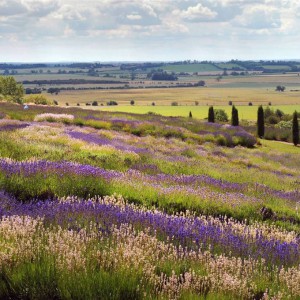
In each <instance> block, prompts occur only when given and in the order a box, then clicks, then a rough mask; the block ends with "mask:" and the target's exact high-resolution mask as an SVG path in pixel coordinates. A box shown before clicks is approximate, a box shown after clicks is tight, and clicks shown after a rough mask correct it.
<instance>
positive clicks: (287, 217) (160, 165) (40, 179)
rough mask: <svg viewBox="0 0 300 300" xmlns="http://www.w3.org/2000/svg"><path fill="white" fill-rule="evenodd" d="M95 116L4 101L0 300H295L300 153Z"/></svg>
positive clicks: (223, 132)
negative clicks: (27, 107)
mask: <svg viewBox="0 0 300 300" xmlns="http://www.w3.org/2000/svg"><path fill="white" fill-rule="evenodd" d="M176 91H177V90H176ZM201 91H202V90H201ZM97 92H98V91H97ZM105 92H106V91H105ZM128 92H134V90H130V91H128ZM139 92H140V93H142V92H144V91H137V90H136V93H139ZM159 92H160V91H157V95H158V93H159ZM171 92H173V91H171ZM171 92H170V93H171ZM197 92H198V90H197ZM106 93H107V92H106ZM164 93H166V95H167V93H168V91H167V90H162V94H161V95H164ZM117 95H120V96H119V97H120V98H118V99H117V98H114V99H116V100H118V101H122V100H121V98H122V97H123V98H122V99H124V101H128V99H131V98H130V97H132V94H131V95H129V94H128V95H126V97H128V98H125V96H124V94H122V93H121V92H120V93H119V94H118V91H116V92H115V93H114V94H113V93H112V94H111V97H117ZM140 95H141V94H140ZM144 95H146V94H145V93H144ZM195 95H196V93H195ZM280 95H284V97H285V99H288V97H289V96H288V95H286V94H280ZM57 96H59V97H63V93H61V94H59V95H57ZM145 97H146V96H145ZM149 97H150V94H149ZM165 97H166V96H165ZM170 99H171V98H170ZM233 100H234V99H233ZM59 101H63V100H59ZM68 101H69V102H70V103H76V102H77V101H78V100H77V99H76V100H74V102H71V100H70V98H69V100H68ZM144 101H151V100H146V99H145V100H144ZM173 101H174V99H173ZM193 101H195V100H193ZM227 101H228V100H226V102H227ZM247 101H248V100H247ZM286 101H287V100H286ZM293 101H294V102H293V103H294V104H296V103H297V102H296V103H295V101H296V100H295V99H294V100H293ZM137 102H138V100H137ZM234 102H235V101H234ZM291 102H292V100H291ZM273 103H274V105H275V104H276V100H275V99H274V100H273V99H272V104H273ZM220 104H225V103H222V102H221V103H220ZM226 104H227V103H226ZM226 104H225V105H226ZM278 104H283V103H281V102H280V100H279V97H278ZM228 107H229V106H228ZM278 107H280V108H281V109H282V110H283V111H286V112H287V113H288V112H290V111H289V106H278ZM291 107H292V108H291V110H294V109H295V108H297V109H299V104H298V106H297V105H294V106H291ZM127 108H128V111H130V112H136V113H143V112H144V110H143V109H144V108H145V109H147V111H146V112H148V111H155V109H157V111H155V112H159V113H161V114H166V115H167V114H168V112H170V111H171V110H170V109H173V111H171V114H172V115H173V114H177V113H178V114H181V115H184V116H187V113H188V111H192V112H193V116H194V115H195V117H199V118H202V114H204V111H205V116H206V115H207V107H205V108H204V107H203V106H202V107H201V106H199V107H197V106H178V107H175V106H174V107H173V106H172V107H170V106H169V107H167V106H151V107H150V106H118V107H117V109H118V110H120V109H121V110H122V109H123V110H127ZM229 108H230V109H231V107H229ZM250 108H251V110H250ZM274 108H275V106H274ZM276 108H277V106H276ZM99 109H100V110H99ZM103 109H104V107H98V110H83V109H80V108H75V107H72V106H71V107H68V108H62V107H47V106H45V107H43V106H34V105H29V109H28V110H24V109H23V107H22V106H19V105H13V104H7V103H0V116H1V120H0V216H1V217H2V219H1V221H0V244H1V247H0V264H1V268H2V276H1V277H0V298H2V299H20V298H21V299H23V298H27V299H28V298H29V299H83V298H84V299H99V298H101V299H299V297H300V288H299V287H300V240H299V234H300V215H299V213H300V212H299V209H300V190H299V186H300V161H299V154H300V148H299V147H295V146H293V145H291V144H288V143H279V142H270V141H265V140H260V142H259V143H257V139H256V137H255V136H253V135H252V134H250V133H249V132H247V131H246V130H245V129H244V128H242V127H233V126H230V125H222V124H217V123H208V122H206V121H204V120H197V118H187V117H166V116H160V115H155V114H146V115H143V114H133V113H125V112H115V111H113V112H107V111H103ZM114 109H115V108H114ZM164 109H165V111H164ZM197 109H198V111H197ZM239 109H240V114H241V115H243V113H244V114H246V116H245V118H247V119H254V111H255V112H256V110H257V107H256V108H255V107H248V106H243V107H242V106H241V107H239ZM243 109H245V110H244V111H243ZM246 109H247V110H246ZM299 110H300V109H299ZM45 113H46V114H45ZM22 297H23V298H22ZM272 297H273V298H272Z"/></svg>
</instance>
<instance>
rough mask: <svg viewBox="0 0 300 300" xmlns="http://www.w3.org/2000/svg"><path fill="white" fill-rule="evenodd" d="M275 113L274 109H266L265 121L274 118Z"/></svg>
mask: <svg viewBox="0 0 300 300" xmlns="http://www.w3.org/2000/svg"><path fill="white" fill-rule="evenodd" d="M274 115H275V113H274V111H273V109H271V108H270V107H269V106H267V107H266V109H265V110H264V118H265V120H266V119H268V118H269V117H270V116H274Z"/></svg>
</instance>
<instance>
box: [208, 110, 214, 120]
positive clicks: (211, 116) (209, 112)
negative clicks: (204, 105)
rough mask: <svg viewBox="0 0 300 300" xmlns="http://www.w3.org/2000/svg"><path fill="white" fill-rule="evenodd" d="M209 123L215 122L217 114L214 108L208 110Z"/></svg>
mask: <svg viewBox="0 0 300 300" xmlns="http://www.w3.org/2000/svg"><path fill="white" fill-rule="evenodd" d="M208 122H211V123H214V122H215V112H214V108H213V106H210V108H209V109H208Z"/></svg>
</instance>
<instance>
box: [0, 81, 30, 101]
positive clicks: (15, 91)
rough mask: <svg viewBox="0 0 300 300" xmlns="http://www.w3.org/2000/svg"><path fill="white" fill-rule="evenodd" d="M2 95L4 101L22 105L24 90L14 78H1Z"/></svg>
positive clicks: (0, 88) (0, 91)
mask: <svg viewBox="0 0 300 300" xmlns="http://www.w3.org/2000/svg"><path fill="white" fill-rule="evenodd" d="M0 94H1V95H3V97H4V100H7V101H11V102H15V103H19V104H22V103H23V99H22V98H23V95H24V88H23V86H22V84H19V83H17V82H16V80H15V79H14V77H12V76H5V77H3V76H0Z"/></svg>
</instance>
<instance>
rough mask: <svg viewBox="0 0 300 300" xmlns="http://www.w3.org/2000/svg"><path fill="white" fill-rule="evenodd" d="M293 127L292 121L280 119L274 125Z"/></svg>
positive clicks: (282, 127)
mask: <svg viewBox="0 0 300 300" xmlns="http://www.w3.org/2000/svg"><path fill="white" fill-rule="evenodd" d="M292 127H293V123H292V121H291V120H290V121H280V122H279V123H277V124H276V125H275V128H280V129H285V128H287V129H291V128H292Z"/></svg>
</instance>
